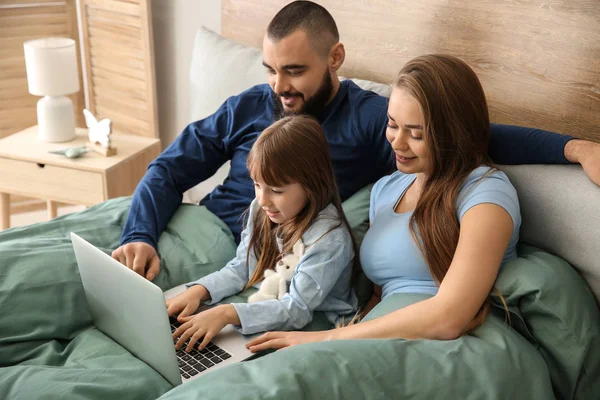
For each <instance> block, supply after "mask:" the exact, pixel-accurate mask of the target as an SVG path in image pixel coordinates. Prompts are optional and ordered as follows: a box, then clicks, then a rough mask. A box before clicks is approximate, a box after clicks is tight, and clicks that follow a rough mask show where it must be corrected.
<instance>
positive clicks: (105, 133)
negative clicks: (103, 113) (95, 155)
mask: <svg viewBox="0 0 600 400" xmlns="http://www.w3.org/2000/svg"><path fill="white" fill-rule="evenodd" d="M83 115H84V117H85V124H86V125H87V127H88V138H89V139H90V142H92V143H94V144H95V143H98V144H100V146H102V147H104V148H105V149H109V148H110V134H111V131H112V121H111V120H110V119H108V118H104V119H102V120H100V121H98V120H97V119H96V117H94V115H93V114H92V113H91V112H89V111H88V110H86V109H85V108H84V109H83Z"/></svg>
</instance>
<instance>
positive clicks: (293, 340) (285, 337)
mask: <svg viewBox="0 0 600 400" xmlns="http://www.w3.org/2000/svg"><path fill="white" fill-rule="evenodd" d="M330 337H331V332H330V331H316V332H267V333H265V334H264V335H261V336H259V337H257V338H256V339H252V340H251V341H249V342H248V343H247V344H246V347H247V348H248V349H249V350H250V351H251V352H253V353H256V352H259V351H262V350H267V349H283V348H284V347H290V346H295V345H297V344H303V343H312V342H324V341H327V340H331V339H330Z"/></svg>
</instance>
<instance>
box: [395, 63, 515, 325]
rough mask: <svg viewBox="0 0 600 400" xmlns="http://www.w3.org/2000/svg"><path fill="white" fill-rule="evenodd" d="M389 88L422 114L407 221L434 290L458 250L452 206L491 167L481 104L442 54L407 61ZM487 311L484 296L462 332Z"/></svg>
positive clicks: (469, 77)
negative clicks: (419, 169)
mask: <svg viewBox="0 0 600 400" xmlns="http://www.w3.org/2000/svg"><path fill="white" fill-rule="evenodd" d="M394 86H395V87H396V88H399V89H403V90H405V91H407V92H408V93H409V94H410V95H411V96H412V97H413V98H414V99H415V100H416V101H417V102H418V103H419V105H420V106H421V111H422V113H423V119H424V126H423V132H424V134H423V138H424V140H425V145H426V146H427V149H428V151H429V154H430V160H431V164H430V165H429V166H428V167H429V169H428V177H427V179H426V182H425V183H424V186H423V189H422V192H421V196H420V198H419V201H418V202H417V206H416V208H415V210H414V212H413V215H412V216H411V220H410V230H411V235H412V237H413V240H414V241H415V242H416V243H417V245H418V247H419V248H420V250H421V252H422V253H423V255H424V257H425V260H426V261H427V265H428V266H429V270H430V272H431V275H432V277H433V279H434V280H435V282H436V283H437V284H438V286H439V285H440V284H441V282H442V281H443V279H444V277H445V276H446V273H447V272H448V269H449V268H450V264H451V263H452V258H453V257H454V252H455V251H456V247H457V245H458V236H459V230H460V226H459V221H458V218H457V215H456V201H457V198H458V195H459V192H460V190H461V187H462V184H463V183H464V181H465V179H466V178H467V177H468V176H469V174H470V173H471V172H472V171H473V170H474V169H476V168H477V167H479V166H481V165H488V166H493V165H492V162H491V159H490V158H489V156H488V155H487V149H488V145H489V142H490V119H489V114H488V107H487V102H486V98H485V94H484V92H483V88H482V87H481V83H480V82H479V79H478V78H477V75H475V72H474V71H473V70H472V69H471V68H470V67H469V66H468V65H467V64H466V63H465V62H463V61H461V60H460V59H458V58H456V57H452V56H447V55H437V54H432V55H425V56H421V57H417V58H415V59H413V60H411V61H409V62H408V63H407V64H406V65H405V66H404V67H403V68H402V70H401V71H400V73H399V74H398V77H397V78H396V80H395V82H394ZM417 232H418V233H417ZM492 291H493V292H494V293H495V294H497V295H498V296H499V297H500V299H501V301H502V303H503V304H504V307H505V309H507V306H506V302H505V300H504V298H503V297H502V295H501V294H500V292H499V291H498V290H497V289H495V288H493V290H492ZM488 311H489V296H488V298H487V299H486V301H485V302H484V304H483V305H482V306H481V308H480V309H479V311H478V312H477V314H476V315H475V318H474V319H473V320H472V321H471V323H470V324H469V325H468V327H467V328H466V329H465V333H466V332H468V331H471V330H473V329H474V328H476V327H478V326H479V325H481V324H482V323H483V322H484V320H485V318H486V316H487V313H488ZM506 315H507V316H508V314H506Z"/></svg>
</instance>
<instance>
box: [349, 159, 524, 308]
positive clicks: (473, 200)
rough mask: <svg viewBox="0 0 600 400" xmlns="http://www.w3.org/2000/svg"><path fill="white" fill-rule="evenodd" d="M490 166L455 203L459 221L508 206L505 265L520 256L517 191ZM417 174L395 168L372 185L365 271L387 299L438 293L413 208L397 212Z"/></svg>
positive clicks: (477, 174) (363, 254)
mask: <svg viewBox="0 0 600 400" xmlns="http://www.w3.org/2000/svg"><path fill="white" fill-rule="evenodd" d="M488 171H490V168H489V167H479V168H477V169H475V170H474V171H473V172H471V174H470V175H469V176H468V177H467V178H466V179H465V182H464V183H463V186H462V189H461V191H460V193H459V195H458V199H457V202H456V217H457V218H458V221H459V223H460V220H461V219H462V217H463V215H465V213H466V212H467V211H468V210H469V209H471V208H472V207H474V206H476V205H478V204H483V203H492V204H497V205H499V206H500V207H502V208H504V209H505V210H506V211H507V212H508V214H510V216H511V218H512V220H513V233H512V237H511V239H510V243H509V245H508V248H507V249H506V252H505V253H504V259H503V260H502V264H504V263H505V262H506V261H507V260H510V259H512V258H515V257H516V256H517V251H516V246H517V242H518V240H519V227H520V226H521V214H520V210H519V200H518V198H517V192H516V190H515V188H514V187H513V186H512V184H511V183H510V181H509V180H508V177H507V176H506V175H505V174H504V173H503V172H501V171H494V172H492V173H490V174H488V175H487V176H485V177H484V175H485V174H486V173H487V172H488ZM415 179H416V176H415V175H406V174H402V173H401V172H395V173H393V174H392V175H389V176H386V177H383V178H381V179H380V180H379V181H377V183H376V184H375V185H374V186H373V190H372V192H371V206H370V212H369V219H370V222H371V227H370V228H369V230H368V232H367V234H366V235H365V238H364V240H363V242H362V246H361V249H360V260H361V264H362V267H363V270H364V272H365V274H366V275H367V276H368V277H369V279H371V281H373V282H374V283H375V284H377V285H380V286H381V288H382V298H384V297H387V296H389V295H390V294H394V293H426V294H436V293H437V291H438V287H437V285H436V283H435V282H434V280H433V278H432V276H431V274H430V272H429V268H428V266H427V263H426V262H425V258H424V257H423V254H422V253H421V251H420V250H419V248H418V247H417V245H416V244H415V242H414V240H413V238H412V236H411V234H410V230H409V220H410V217H411V216H412V211H410V212H406V213H400V214H398V213H396V212H395V211H394V208H395V206H396V204H397V203H398V200H399V199H400V198H401V197H402V195H403V194H404V192H405V191H406V189H408V187H409V186H410V184H411V183H412V182H413V181H414V180H415Z"/></svg>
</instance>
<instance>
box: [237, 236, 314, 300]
mask: <svg viewBox="0 0 600 400" xmlns="http://www.w3.org/2000/svg"><path fill="white" fill-rule="evenodd" d="M292 251H293V253H292V254H289V253H288V254H286V255H285V256H283V257H282V258H281V260H280V261H279V262H278V263H277V265H276V266H275V271H273V270H272V269H267V270H265V279H264V280H263V281H262V283H261V284H260V288H259V289H258V292H256V293H254V294H253V295H252V296H250V297H248V303H256V302H259V301H264V300H273V299H279V300H281V299H283V296H284V295H285V294H286V293H287V284H288V282H290V281H291V280H292V277H293V276H294V273H295V272H296V266H297V265H298V262H299V261H300V259H301V258H302V256H303V255H304V243H302V239H300V240H298V241H297V242H296V244H295V245H294V247H293V248H292Z"/></svg>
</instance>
